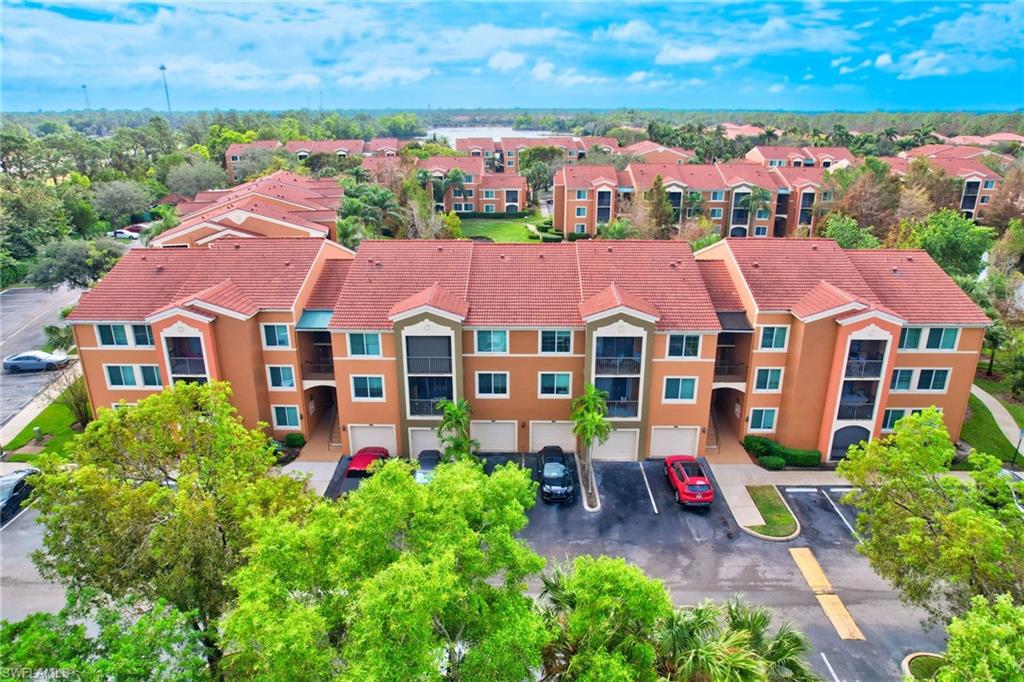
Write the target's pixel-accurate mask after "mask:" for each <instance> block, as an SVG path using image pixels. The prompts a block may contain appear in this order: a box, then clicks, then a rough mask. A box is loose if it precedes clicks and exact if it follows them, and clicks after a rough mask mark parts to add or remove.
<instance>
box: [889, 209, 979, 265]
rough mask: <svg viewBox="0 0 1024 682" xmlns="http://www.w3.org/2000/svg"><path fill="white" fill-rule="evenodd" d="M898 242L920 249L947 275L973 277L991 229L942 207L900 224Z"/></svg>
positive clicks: (902, 245)
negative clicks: (924, 217)
mask: <svg viewBox="0 0 1024 682" xmlns="http://www.w3.org/2000/svg"><path fill="white" fill-rule="evenodd" d="M900 232H901V233H902V234H904V235H909V237H906V238H904V239H903V240H902V241H901V243H900V244H899V246H901V247H916V248H921V249H924V250H925V251H927V252H928V254H929V255H930V256H931V257H932V258H934V259H935V262H936V263H938V264H939V266H940V267H941V268H942V269H943V270H945V271H946V273H947V274H950V275H962V276H966V277H975V276H977V275H978V273H980V272H981V269H982V267H983V266H984V256H985V252H986V251H988V248H989V246H991V245H992V236H993V234H992V230H991V229H990V228H987V227H980V226H978V225H975V224H974V223H973V222H972V221H970V220H968V219H967V218H965V217H964V216H963V214H961V213H960V212H959V211H954V210H952V209H948V208H944V209H942V210H941V211H939V212H937V213H933V214H931V215H930V216H928V218H927V219H926V220H924V221H921V222H912V223H909V224H905V225H901V226H900Z"/></svg>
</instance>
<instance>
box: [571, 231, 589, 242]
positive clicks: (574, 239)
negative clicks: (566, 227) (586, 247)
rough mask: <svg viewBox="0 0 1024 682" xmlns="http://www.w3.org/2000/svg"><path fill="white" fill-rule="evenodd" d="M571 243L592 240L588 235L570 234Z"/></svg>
mask: <svg viewBox="0 0 1024 682" xmlns="http://www.w3.org/2000/svg"><path fill="white" fill-rule="evenodd" d="M568 238H569V241H571V242H574V241H576V240H577V239H590V235H589V234H587V233H585V232H584V233H582V234H580V233H578V232H570V233H569V235H568Z"/></svg>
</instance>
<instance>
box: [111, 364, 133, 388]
mask: <svg viewBox="0 0 1024 682" xmlns="http://www.w3.org/2000/svg"><path fill="white" fill-rule="evenodd" d="M107 383H108V384H110V387H111V388H114V387H116V386H137V385H138V384H137V382H136V381H135V368H134V367H132V366H131V365H107Z"/></svg>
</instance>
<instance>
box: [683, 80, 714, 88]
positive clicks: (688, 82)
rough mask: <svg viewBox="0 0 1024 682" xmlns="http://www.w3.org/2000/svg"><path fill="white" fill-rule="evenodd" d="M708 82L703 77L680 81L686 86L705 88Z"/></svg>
mask: <svg viewBox="0 0 1024 682" xmlns="http://www.w3.org/2000/svg"><path fill="white" fill-rule="evenodd" d="M707 84H708V82H707V81H706V80H704V79H702V78H687V79H686V80H684V81H683V82H681V83H680V85H683V86H686V87H688V88H703V87H704V86H705V85H707Z"/></svg>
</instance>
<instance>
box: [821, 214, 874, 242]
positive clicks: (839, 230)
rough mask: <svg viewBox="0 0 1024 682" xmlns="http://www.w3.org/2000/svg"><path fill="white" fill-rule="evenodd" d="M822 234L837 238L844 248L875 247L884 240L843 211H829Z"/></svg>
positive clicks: (826, 236) (829, 237)
mask: <svg viewBox="0 0 1024 682" xmlns="http://www.w3.org/2000/svg"><path fill="white" fill-rule="evenodd" d="M824 222H825V224H824V227H823V229H822V230H821V235H822V236H823V237H825V238H826V239H834V240H836V244H838V245H839V247H840V248H843V249H874V248H877V247H879V246H881V245H882V242H881V241H880V240H879V239H878V237H876V236H875V235H873V234H871V232H870V231H868V230H865V229H863V228H861V226H860V225H858V224H857V221H856V220H854V219H853V218H851V217H850V216H848V215H843V214H842V213H838V212H836V213H829V214H828V216H826V217H825V221H824Z"/></svg>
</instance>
